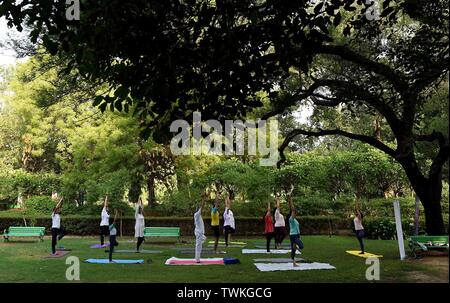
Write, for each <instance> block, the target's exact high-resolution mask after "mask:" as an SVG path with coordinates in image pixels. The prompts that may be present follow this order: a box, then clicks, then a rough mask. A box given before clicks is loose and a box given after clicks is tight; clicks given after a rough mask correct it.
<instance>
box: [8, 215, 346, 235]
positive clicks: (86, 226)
mask: <svg viewBox="0 0 450 303" xmlns="http://www.w3.org/2000/svg"><path fill="white" fill-rule="evenodd" d="M25 219H26V221H27V224H28V225H29V226H44V227H46V231H47V233H49V232H50V228H51V218H50V216H26V218H25ZM118 221H119V222H120V219H118ZM204 221H205V227H206V235H212V230H211V229H210V228H209V222H210V219H209V217H206V216H205V218H204ZM299 221H300V225H301V232H302V234H304V235H321V234H326V235H328V234H329V233H330V227H331V231H332V233H333V234H338V233H339V230H342V229H345V228H347V227H346V226H345V225H346V224H345V220H341V219H340V218H338V217H327V216H314V217H312V216H311V217H301V218H300V220H299ZM145 223H146V226H162V227H163V226H179V227H180V228H181V235H182V236H191V235H193V234H194V220H193V218H191V217H149V218H146V219H145ZM61 224H62V226H63V227H64V228H65V229H66V231H67V233H68V235H79V236H88V235H97V234H98V233H99V224H100V217H99V216H75V215H72V216H69V215H67V216H64V215H63V216H62V217H61ZM134 224H135V218H134V217H123V218H122V232H123V235H124V236H133V235H134ZM221 224H222V222H221ZM9 226H24V221H23V217H22V215H21V214H20V213H19V212H18V213H17V215H12V216H8V217H2V216H0V230H1V231H3V230H4V229H6V228H7V227H9ZM287 228H288V227H287ZM119 230H120V228H119ZM263 232H264V222H263V221H262V219H261V218H254V217H237V218H236V233H235V235H238V236H255V235H262V234H263Z"/></svg>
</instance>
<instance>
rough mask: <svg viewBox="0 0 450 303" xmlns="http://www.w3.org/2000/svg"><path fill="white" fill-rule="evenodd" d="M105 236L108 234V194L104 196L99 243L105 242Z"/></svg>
mask: <svg viewBox="0 0 450 303" xmlns="http://www.w3.org/2000/svg"><path fill="white" fill-rule="evenodd" d="M105 236H109V208H108V195H106V196H105V200H104V202H103V208H102V213H101V221H100V245H101V246H103V245H104V244H105Z"/></svg>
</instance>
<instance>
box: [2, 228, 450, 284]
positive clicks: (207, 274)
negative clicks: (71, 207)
mask: <svg viewBox="0 0 450 303" xmlns="http://www.w3.org/2000/svg"><path fill="white" fill-rule="evenodd" d="M183 240H185V241H187V242H188V243H187V244H174V243H167V244H152V243H144V244H143V247H142V248H143V249H153V250H162V251H163V252H162V253H161V254H137V253H129V254H124V253H120V254H115V255H114V258H115V259H144V260H145V261H146V262H145V263H144V264H136V265H120V264H104V265H97V264H88V263H84V262H83V260H85V259H88V258H107V257H108V254H107V253H106V252H105V251H104V249H91V248H90V247H89V246H90V245H92V244H95V243H97V242H98V240H97V238H93V237H84V238H81V237H68V238H64V239H63V240H62V241H61V242H60V243H59V244H60V245H63V246H64V247H66V248H70V249H72V251H71V253H70V254H68V255H67V256H77V257H79V258H80V261H81V262H80V266H81V269H80V275H81V277H80V278H81V281H80V282H242V283H252V282H282V283H288V282H294V283H298V282H339V283H342V282H344V283H345V282H368V281H367V280H366V279H365V272H366V269H367V267H368V265H366V264H365V259H364V258H360V257H355V256H352V255H349V254H347V253H346V252H345V251H346V250H352V249H354V250H356V249H358V242H357V241H356V239H355V238H353V237H349V236H333V237H331V238H330V237H328V236H304V237H302V240H303V242H304V244H305V248H304V250H303V254H302V255H301V257H302V258H304V259H305V260H308V261H315V262H324V263H330V264H331V265H333V266H335V267H336V269H335V270H309V271H278V272H260V271H258V269H257V268H256V267H255V266H254V265H253V259H254V258H268V257H270V258H277V257H280V258H281V257H283V258H287V257H289V255H288V254H286V255H270V256H269V255H261V254H260V255H243V254H242V253H241V248H228V249H227V254H226V255H219V256H220V257H224V256H226V257H236V258H239V259H240V261H241V264H238V265H207V266H167V265H164V262H165V260H166V259H168V258H170V257H172V256H175V257H180V258H193V255H183V254H181V253H180V252H179V251H177V250H175V249H173V248H174V247H193V246H194V245H193V240H194V239H193V238H183ZM208 240H210V238H208ZM208 240H207V241H208ZM232 240H236V241H244V242H247V247H246V248H254V245H253V244H254V243H256V242H258V244H261V243H263V241H264V240H263V238H236V237H235V238H233V239H232ZM118 241H119V243H120V245H119V246H118V247H117V248H116V249H133V248H134V247H135V243H134V239H133V238H119V239H118ZM365 242H366V247H367V251H368V252H371V253H375V254H380V255H383V256H384V257H383V258H381V259H380V272H381V275H380V281H379V282H419V281H418V279H417V276H418V275H419V276H420V277H422V278H421V279H423V280H429V279H433V278H436V277H439V279H440V280H439V281H441V280H443V281H442V282H447V283H448V271H447V272H445V270H442V268H438V267H435V266H430V265H429V264H425V263H423V262H421V261H416V260H411V259H409V260H406V261H400V260H399V254H398V247H397V242H396V241H382V240H366V241H365ZM287 243H288V241H287V242H286V244H287ZM59 244H58V245H59ZM204 245H205V246H206V245H207V242H205V244H204ZM406 247H407V246H406ZM49 251H50V239H49V238H48V237H46V238H45V240H44V242H38V241H36V240H35V239H27V240H21V239H17V238H15V239H11V242H6V243H3V242H2V243H0V282H67V280H66V278H65V272H66V269H67V268H68V265H66V264H65V257H63V258H54V259H48V258H45V256H47V255H48V253H49ZM203 257H217V255H203ZM430 258H437V259H441V260H442V259H443V258H444V259H445V258H446V260H448V256H447V257H430ZM148 259H151V263H149V262H147V260H148ZM447 262H448V261H447ZM447 264H448V263H447ZM445 279H446V281H445ZM419 280H420V279H419ZM71 283H73V282H72V281H71Z"/></svg>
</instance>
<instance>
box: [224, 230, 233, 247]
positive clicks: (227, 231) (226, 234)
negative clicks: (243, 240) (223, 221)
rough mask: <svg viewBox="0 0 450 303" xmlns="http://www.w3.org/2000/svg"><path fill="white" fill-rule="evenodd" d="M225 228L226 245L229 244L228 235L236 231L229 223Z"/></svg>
mask: <svg viewBox="0 0 450 303" xmlns="http://www.w3.org/2000/svg"><path fill="white" fill-rule="evenodd" d="M223 229H224V230H225V231H224V236H225V246H228V236H229V235H231V234H232V233H234V229H233V228H231V226H229V225H227V226H224V227H223Z"/></svg>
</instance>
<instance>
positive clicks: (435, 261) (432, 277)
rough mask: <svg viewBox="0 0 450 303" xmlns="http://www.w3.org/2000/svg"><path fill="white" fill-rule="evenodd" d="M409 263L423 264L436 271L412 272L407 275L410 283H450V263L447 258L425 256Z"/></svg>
mask: <svg viewBox="0 0 450 303" xmlns="http://www.w3.org/2000/svg"><path fill="white" fill-rule="evenodd" d="M408 262H411V263H414V264H423V265H426V266H431V267H433V268H435V269H436V271H434V272H424V271H411V272H408V274H407V279H408V281H409V282H413V283H449V267H448V266H449V262H448V255H447V256H437V255H436V256H425V257H423V258H422V259H412V260H409V261H408Z"/></svg>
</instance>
